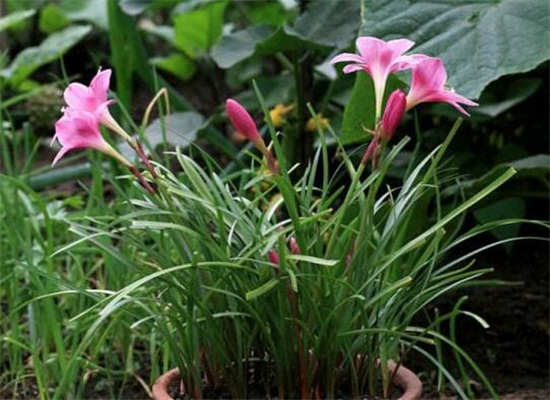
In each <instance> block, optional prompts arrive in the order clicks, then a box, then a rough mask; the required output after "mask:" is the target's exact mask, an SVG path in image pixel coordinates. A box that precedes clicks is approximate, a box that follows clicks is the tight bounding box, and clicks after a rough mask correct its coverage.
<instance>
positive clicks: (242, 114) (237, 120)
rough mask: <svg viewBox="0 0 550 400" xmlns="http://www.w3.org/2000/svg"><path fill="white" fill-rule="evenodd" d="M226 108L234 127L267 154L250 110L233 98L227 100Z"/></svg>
mask: <svg viewBox="0 0 550 400" xmlns="http://www.w3.org/2000/svg"><path fill="white" fill-rule="evenodd" d="M225 109H226V110H227V115H228V116H229V119H230V120H231V123H232V124H233V127H234V128H235V129H236V130H237V131H238V132H240V133H241V134H242V135H243V136H245V137H246V138H247V139H248V140H250V141H251V142H252V143H253V144H254V145H255V146H256V147H257V148H258V149H259V150H260V151H261V152H262V153H263V154H264V155H267V147H266V146H265V143H264V141H263V139H262V137H261V136H260V133H259V132H258V128H257V127H256V123H255V122H254V120H253V119H252V117H251V116H250V114H249V113H248V111H246V109H245V108H244V107H243V106H241V105H240V104H239V103H238V102H237V101H235V100H233V99H228V100H227V101H226V102H225Z"/></svg>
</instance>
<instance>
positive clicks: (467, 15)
mask: <svg viewBox="0 0 550 400" xmlns="http://www.w3.org/2000/svg"><path fill="white" fill-rule="evenodd" d="M362 4H363V12H362V15H363V22H362V27H361V34H362V35H369V36H376V37H379V38H382V39H394V38H396V37H406V38H409V39H411V40H413V41H415V42H416V44H417V46H416V47H415V48H414V49H413V51H414V52H415V53H425V54H427V55H430V56H436V57H441V58H442V59H443V61H444V62H445V66H446V67H447V71H448V74H449V84H450V85H452V86H453V87H454V88H455V89H456V91H457V92H458V93H460V94H461V95H463V96H466V97H469V98H477V97H479V95H480V93H481V91H482V90H483V89H484V88H485V87H486V86H487V85H488V84H489V83H490V82H492V81H494V80H495V79H497V78H498V77H500V76H503V75H507V74H513V73H518V72H526V71H530V70H531V69H533V68H535V67H536V66H537V65H539V64H540V63H541V62H543V61H545V60H548V59H549V58H550V46H549V45H548V26H550V17H549V10H550V7H548V0H529V1H525V0H494V1H471V0H453V1H449V0H415V1H413V0H393V1H387V0H362Z"/></svg>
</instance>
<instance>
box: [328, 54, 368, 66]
mask: <svg viewBox="0 0 550 400" xmlns="http://www.w3.org/2000/svg"><path fill="white" fill-rule="evenodd" d="M344 61H346V62H355V63H362V62H364V60H363V57H361V56H360V55H357V54H353V53H342V54H339V55H337V56H336V57H334V58H333V59H332V60H330V63H331V64H335V63H339V62H344Z"/></svg>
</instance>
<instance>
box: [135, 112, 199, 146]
mask: <svg viewBox="0 0 550 400" xmlns="http://www.w3.org/2000/svg"><path fill="white" fill-rule="evenodd" d="M205 123H206V121H205V119H204V117H203V116H202V115H201V114H199V113H198V112H195V111H186V112H178V113H174V114H170V115H169V117H168V118H166V117H165V118H163V119H162V120H161V119H159V118H157V119H155V120H154V121H153V122H151V124H150V125H149V126H148V127H147V128H145V136H146V137H147V140H148V141H149V144H150V145H151V147H152V148H156V147H157V146H159V145H161V144H163V143H164V142H165V139H166V142H168V144H170V145H172V146H179V147H182V148H184V147H187V146H189V145H190V144H191V143H192V142H194V141H195V140H196V139H197V134H198V133H199V131H200V130H201V129H203V128H204V127H205V125H206V124H205Z"/></svg>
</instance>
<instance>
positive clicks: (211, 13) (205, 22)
mask: <svg viewBox="0 0 550 400" xmlns="http://www.w3.org/2000/svg"><path fill="white" fill-rule="evenodd" d="M226 7H227V2H226V1H216V2H209V3H206V4H204V5H201V6H199V7H198V8H195V9H193V10H190V11H186V12H182V13H180V14H177V15H176V16H175V17H174V31H175V40H174V42H175V45H176V46H177V47H178V48H179V49H180V50H182V51H183V52H184V53H185V54H187V55H188V56H189V57H192V58H195V57H196V56H197V54H198V53H200V52H206V51H208V50H210V49H211V48H212V46H213V45H214V43H216V41H217V40H218V39H219V37H220V36H221V34H222V27H223V15H224V12H225V8H226Z"/></svg>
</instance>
